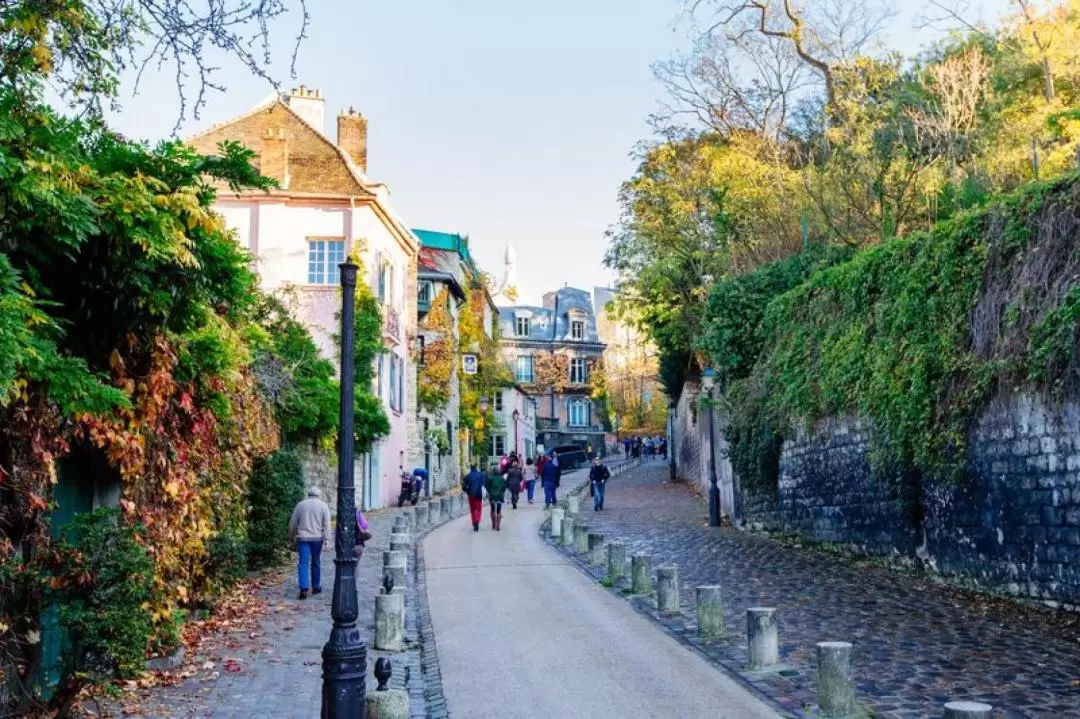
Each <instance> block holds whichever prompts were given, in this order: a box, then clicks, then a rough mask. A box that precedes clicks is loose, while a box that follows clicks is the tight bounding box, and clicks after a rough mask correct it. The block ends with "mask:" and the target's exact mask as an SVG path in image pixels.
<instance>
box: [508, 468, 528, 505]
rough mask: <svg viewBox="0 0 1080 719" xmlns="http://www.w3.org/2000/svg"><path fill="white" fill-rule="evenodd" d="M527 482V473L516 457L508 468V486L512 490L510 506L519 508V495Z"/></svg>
mask: <svg viewBox="0 0 1080 719" xmlns="http://www.w3.org/2000/svg"><path fill="white" fill-rule="evenodd" d="M524 484H525V475H524V474H523V473H522V471H521V466H520V465H519V464H518V461H517V460H516V459H514V460H511V462H510V468H509V469H507V470H506V488H507V489H509V490H510V506H511V507H512V508H513V509H517V503H518V497H519V496H521V487H522V485H524Z"/></svg>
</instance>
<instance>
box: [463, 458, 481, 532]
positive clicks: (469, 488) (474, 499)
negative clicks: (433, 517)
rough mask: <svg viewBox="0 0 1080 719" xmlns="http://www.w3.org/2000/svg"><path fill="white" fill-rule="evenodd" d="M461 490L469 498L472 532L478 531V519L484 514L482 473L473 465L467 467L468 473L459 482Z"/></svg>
mask: <svg viewBox="0 0 1080 719" xmlns="http://www.w3.org/2000/svg"><path fill="white" fill-rule="evenodd" d="M461 488H462V489H463V490H465V495H466V496H467V497H468V498H469V515H470V518H471V519H472V528H473V531H474V532H479V531H480V518H481V517H482V516H483V513H484V473H483V472H481V471H480V470H478V469H477V468H476V464H475V463H473V464H472V465H470V466H469V473H468V474H466V475H465V479H463V480H462V481H461Z"/></svg>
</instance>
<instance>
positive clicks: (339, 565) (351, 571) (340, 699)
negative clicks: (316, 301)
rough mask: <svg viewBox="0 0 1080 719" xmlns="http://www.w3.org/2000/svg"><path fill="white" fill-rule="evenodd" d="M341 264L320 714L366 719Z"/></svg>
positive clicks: (351, 295) (351, 283) (347, 268)
mask: <svg viewBox="0 0 1080 719" xmlns="http://www.w3.org/2000/svg"><path fill="white" fill-rule="evenodd" d="M338 267H339V268H340V269H341V301H342V306H341V418H340V424H339V425H338V427H339V430H338V432H339V434H338V486H337V533H336V536H335V539H334V597H333V604H331V608H330V616H331V617H333V620H334V627H333V629H331V630H330V640H329V641H328V642H327V643H326V646H324V647H323V654H322V656H323V694H322V719H353V718H355V719H364V715H365V711H366V709H365V706H364V702H365V697H366V694H367V688H366V686H365V682H366V679H367V647H365V646H364V643H363V641H361V639H360V628H359V627H358V626H357V624H356V619H357V616H358V614H359V608H358V606H357V600H356V556H355V554H354V553H353V549H354V548H355V546H356V487H355V484H354V479H355V477H354V474H353V412H354V411H355V410H354V404H355V396H354V394H353V383H354V380H355V374H356V367H355V365H354V363H355V346H354V339H353V336H354V324H355V315H356V271H357V266H356V265H355V264H353V263H352V262H343V263H342V264H340V265H338Z"/></svg>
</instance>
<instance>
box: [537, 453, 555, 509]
mask: <svg viewBox="0 0 1080 719" xmlns="http://www.w3.org/2000/svg"><path fill="white" fill-rule="evenodd" d="M540 479H541V481H542V484H543V485H544V509H547V508H548V507H554V506H555V503H556V499H555V488H556V487H557V486H558V481H559V467H558V466H557V465H556V464H555V462H553V461H552V460H550V459H549V460H547V461H545V462H544V469H543V470H542V471H541V475H540Z"/></svg>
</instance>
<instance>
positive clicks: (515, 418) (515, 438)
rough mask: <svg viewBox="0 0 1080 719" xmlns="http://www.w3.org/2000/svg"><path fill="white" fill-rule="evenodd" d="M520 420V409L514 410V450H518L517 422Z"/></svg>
mask: <svg viewBox="0 0 1080 719" xmlns="http://www.w3.org/2000/svg"><path fill="white" fill-rule="evenodd" d="M520 420H521V411H520V410H517V409H515V410H514V451H515V452H517V451H518V423H519V421H520Z"/></svg>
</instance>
